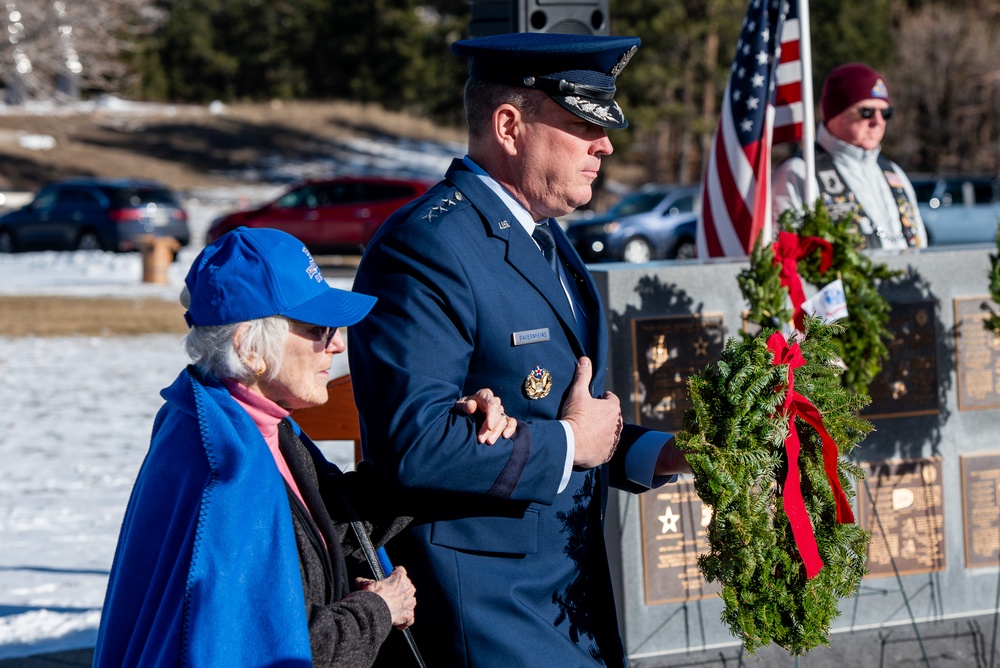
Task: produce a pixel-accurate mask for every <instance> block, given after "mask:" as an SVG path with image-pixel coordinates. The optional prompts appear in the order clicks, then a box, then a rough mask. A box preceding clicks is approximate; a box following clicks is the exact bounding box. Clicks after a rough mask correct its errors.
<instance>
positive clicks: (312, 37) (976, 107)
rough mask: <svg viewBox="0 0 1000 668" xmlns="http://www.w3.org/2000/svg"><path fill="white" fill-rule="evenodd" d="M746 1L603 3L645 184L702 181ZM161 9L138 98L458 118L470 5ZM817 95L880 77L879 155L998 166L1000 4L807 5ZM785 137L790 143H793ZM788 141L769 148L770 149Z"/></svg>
mask: <svg viewBox="0 0 1000 668" xmlns="http://www.w3.org/2000/svg"><path fill="white" fill-rule="evenodd" d="M746 6H747V0H610V12H611V31H612V33H614V34H633V35H638V36H639V37H641V38H642V41H643V47H642V48H641V49H640V50H639V53H638V54H637V55H636V57H635V58H634V59H633V60H632V62H631V63H630V64H629V67H628V69H627V70H626V73H625V75H623V76H622V77H621V79H620V80H619V89H620V93H619V99H620V100H621V103H622V106H623V108H625V109H626V111H627V113H628V115H629V118H630V120H631V127H630V128H629V130H627V131H626V132H624V133H616V136H615V143H616V146H617V147H618V149H619V152H620V154H626V155H628V156H629V157H630V159H632V160H634V161H637V162H639V163H641V164H642V165H643V167H644V172H643V173H644V174H645V177H646V178H647V179H648V180H650V181H677V182H694V181H697V180H698V178H699V176H700V174H701V170H702V169H703V165H704V162H705V156H706V155H707V152H708V150H709V147H710V144H711V138H712V134H713V132H714V129H715V126H716V124H717V122H718V109H719V98H720V96H721V94H722V90H723V89H724V87H725V83H726V77H727V76H728V70H729V66H730V64H731V62H732V58H733V54H734V51H735V48H736V40H737V38H738V35H739V31H740V27H741V24H742V20H743V16H744V14H745V11H746ZM156 8H157V9H159V10H161V11H164V12H167V13H168V14H169V17H168V18H167V19H166V20H165V21H164V22H163V23H162V24H161V25H160V26H159V27H158V28H157V29H156V30H155V31H154V32H152V33H151V34H150V35H148V36H146V37H144V38H143V39H142V41H141V42H140V43H139V44H137V45H136V48H135V49H134V51H133V52H132V53H131V55H130V56H129V57H130V58H131V66H132V70H133V72H134V73H135V75H136V76H134V77H132V78H131V79H130V80H129V81H130V82H131V83H130V84H129V89H128V90H126V92H127V93H130V94H132V95H134V96H136V97H140V98H143V99H150V100H170V101H175V102H207V101H210V100H215V99H220V100H223V101H234V100H244V101H249V100H267V99H273V98H284V99H292V98H300V99H345V100H353V101H361V102H367V103H374V104H378V105H381V106H384V107H386V108H388V109H391V110H400V111H406V112H408V113H412V114H415V115H420V116H427V117H431V118H434V119H435V120H437V121H439V122H441V123H445V124H450V125H459V124H461V122H462V112H461V87H462V83H463V81H464V79H465V76H466V64H465V63H464V62H462V61H461V60H459V59H457V58H454V57H452V56H451V55H450V53H449V51H448V45H449V44H450V43H451V42H452V41H454V40H456V39H460V38H462V37H466V36H467V35H468V21H469V11H470V10H469V4H468V0H157V2H156ZM810 12H811V19H812V21H811V23H812V31H811V34H812V45H813V49H812V56H813V80H814V89H815V95H816V97H817V98H818V96H819V90H820V86H821V83H822V79H823V75H824V74H825V73H826V72H827V71H828V70H829V69H830V68H831V67H833V66H834V65H836V64H839V63H843V62H848V61H854V60H863V61H865V62H867V63H868V64H870V65H872V66H873V67H875V68H876V69H878V70H879V71H881V72H882V73H883V74H884V75H885V76H886V78H887V80H888V82H889V86H890V92H891V94H892V97H893V102H894V105H895V106H896V108H897V115H896V117H895V118H893V120H892V122H891V126H890V128H889V131H888V133H887V138H886V145H885V150H886V152H887V153H888V154H889V155H891V156H892V157H893V159H895V160H897V161H898V162H900V164H902V165H903V166H904V167H905V168H906V169H908V170H910V171H922V172H936V171H945V172H954V171H965V172H983V171H985V172H992V173H1000V125H998V119H1000V50H998V49H996V47H995V44H996V43H997V38H998V37H1000V7H998V6H997V3H995V2H992V1H991V0H951V1H950V2H943V1H941V0H814V1H813V2H812V3H811V5H810ZM791 148H793V147H788V149H789V150H790V149H791ZM782 152H783V149H782V148H778V149H777V150H776V152H775V154H776V156H777V157H780V156H781V155H782Z"/></svg>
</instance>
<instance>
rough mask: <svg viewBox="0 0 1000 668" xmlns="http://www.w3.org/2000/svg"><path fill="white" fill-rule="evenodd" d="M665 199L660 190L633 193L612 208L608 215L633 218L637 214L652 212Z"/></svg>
mask: <svg viewBox="0 0 1000 668" xmlns="http://www.w3.org/2000/svg"><path fill="white" fill-rule="evenodd" d="M663 197H664V193H663V192H661V191H658V190H656V191H649V192H638V193H632V194H631V195H627V196H626V197H624V198H622V200H621V201H620V202H618V204H615V205H614V206H613V207H611V209H610V210H609V211H608V213H610V214H612V215H615V216H631V215H633V214H636V213H645V212H647V211H652V210H653V207H655V206H656V205H657V204H659V203H660V202H661V201H662V200H663Z"/></svg>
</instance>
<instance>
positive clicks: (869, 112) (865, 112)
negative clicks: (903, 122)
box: [858, 107, 894, 121]
mask: <svg viewBox="0 0 1000 668" xmlns="http://www.w3.org/2000/svg"><path fill="white" fill-rule="evenodd" d="M878 112H882V120H883V121H888V120H889V119H890V118H892V114H893V113H894V109H893V108H892V107H886V108H885V109H875V108H874V107H858V115H859V116H861V118H863V119H865V120H866V121H870V120H871V119H873V118H875V114H876V113H878Z"/></svg>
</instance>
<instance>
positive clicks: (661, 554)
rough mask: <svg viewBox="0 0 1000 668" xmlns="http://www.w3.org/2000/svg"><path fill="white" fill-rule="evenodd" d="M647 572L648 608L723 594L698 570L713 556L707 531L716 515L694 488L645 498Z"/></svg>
mask: <svg viewBox="0 0 1000 668" xmlns="http://www.w3.org/2000/svg"><path fill="white" fill-rule="evenodd" d="M639 517H640V529H641V534H642V572H643V584H644V589H645V592H646V605H655V604H657V603H677V602H679V601H694V600H697V599H701V598H708V597H709V596H715V595H717V594H718V593H719V591H720V589H721V587H720V585H719V583H717V582H712V583H709V582H708V581H707V580H705V577H704V576H703V575H702V574H701V569H700V568H698V557H700V556H701V555H702V554H706V553H707V552H708V551H709V546H708V538H707V536H706V531H707V527H708V523H709V521H710V520H711V519H712V509H711V508H710V507H709V506H706V505H705V504H704V503H702V501H701V498H700V497H699V496H698V494H697V492H695V491H694V483H693V482H692V481H691V480H681V481H679V482H677V483H676V484H673V485H664V486H663V487H661V488H659V489H654V490H650V491H648V492H645V493H644V494H641V495H639Z"/></svg>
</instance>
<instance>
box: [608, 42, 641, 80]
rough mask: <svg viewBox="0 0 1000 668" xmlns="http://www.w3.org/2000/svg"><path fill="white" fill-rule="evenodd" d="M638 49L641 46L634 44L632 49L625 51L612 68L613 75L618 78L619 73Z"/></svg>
mask: <svg viewBox="0 0 1000 668" xmlns="http://www.w3.org/2000/svg"><path fill="white" fill-rule="evenodd" d="M638 50H639V47H637V46H633V47H632V48H631V49H629V50H628V51H626V52H625V53H623V54H622V57H621V58H619V59H618V62H617V63H615V66H614V67H612V68H611V76H613V77H614V78H616V79H617V78H618V75H619V74H621V73H622V70H623V69H625V66H626V65H628V61H630V60H632V56H634V55H635V52H636V51H638Z"/></svg>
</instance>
